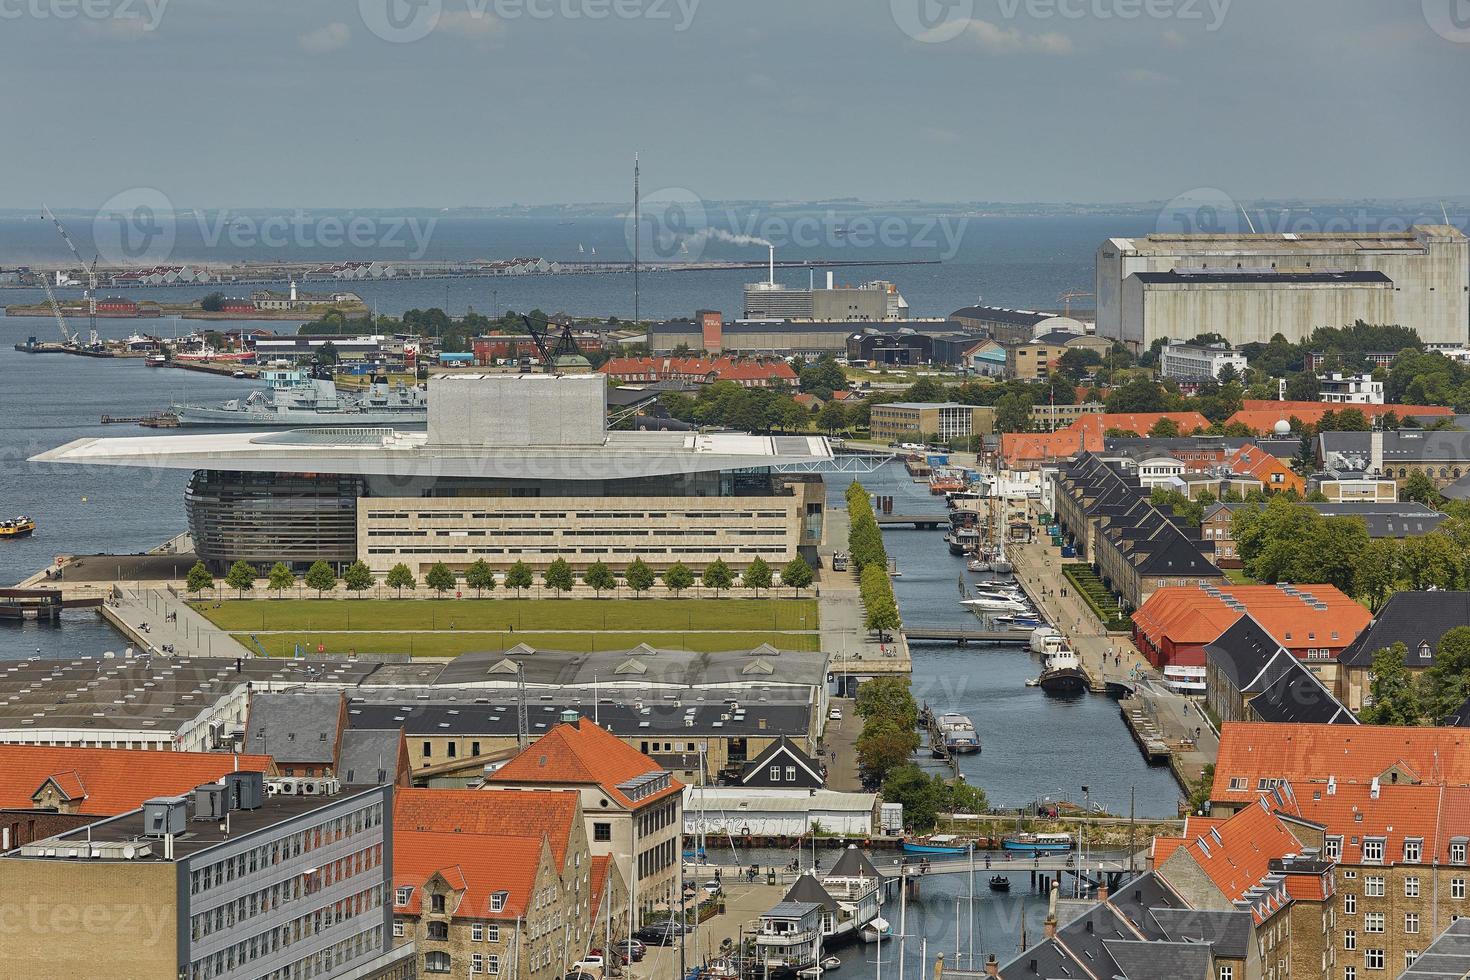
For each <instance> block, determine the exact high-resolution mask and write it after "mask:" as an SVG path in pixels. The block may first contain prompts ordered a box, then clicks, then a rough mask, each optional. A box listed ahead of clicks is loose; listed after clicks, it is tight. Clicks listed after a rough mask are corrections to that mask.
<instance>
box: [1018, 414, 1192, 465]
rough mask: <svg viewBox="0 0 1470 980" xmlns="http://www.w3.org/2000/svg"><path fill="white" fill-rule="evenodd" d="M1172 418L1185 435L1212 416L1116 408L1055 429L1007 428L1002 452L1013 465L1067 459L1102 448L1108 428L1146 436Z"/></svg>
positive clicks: (1086, 416)
mask: <svg viewBox="0 0 1470 980" xmlns="http://www.w3.org/2000/svg"><path fill="white" fill-rule="evenodd" d="M1166 418H1167V419H1172V420H1173V421H1174V424H1176V425H1177V426H1179V431H1180V433H1181V434H1183V435H1188V434H1189V433H1191V432H1193V431H1195V430H1196V429H1208V428H1209V427H1210V420H1209V419H1207V418H1205V417H1204V416H1203V415H1201V414H1200V413H1198V412H1137V413H1134V412H1114V413H1111V414H1109V413H1103V414H1100V415H1084V416H1082V417H1081V418H1080V419H1078V420H1077V421H1076V422H1073V423H1072V424H1071V425H1069V426H1067V427H1066V428H1065V429H1058V430H1057V431H1056V432H1007V433H1005V434H1003V435H1002V436H1001V437H1000V451H1001V455H1002V456H1004V457H1005V460H1006V462H1007V463H1009V464H1011V465H1012V466H1014V465H1016V464H1018V463H1028V462H1029V463H1037V462H1046V461H1049V460H1055V459H1066V458H1067V457H1069V456H1075V455H1076V454H1077V453H1080V452H1084V451H1085V452H1091V453H1097V452H1102V450H1103V439H1104V438H1105V436H1106V434H1107V431H1108V430H1109V429H1122V430H1124V431H1127V432H1132V433H1134V434H1135V435H1140V436H1146V435H1148V434H1149V431H1150V430H1152V429H1153V427H1154V426H1155V425H1157V424H1158V423H1159V420H1160V419H1166Z"/></svg>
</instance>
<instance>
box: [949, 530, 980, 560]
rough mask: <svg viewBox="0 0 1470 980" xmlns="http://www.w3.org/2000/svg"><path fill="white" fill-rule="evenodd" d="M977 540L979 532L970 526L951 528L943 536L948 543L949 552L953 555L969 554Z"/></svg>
mask: <svg viewBox="0 0 1470 980" xmlns="http://www.w3.org/2000/svg"><path fill="white" fill-rule="evenodd" d="M979 540H980V532H979V531H976V530H975V529H974V528H972V527H957V528H953V529H952V530H951V531H950V532H949V533H948V534H946V535H945V536H944V541H945V543H946V544H948V545H949V553H950V554H952V555H955V556H959V555H967V554H969V553H970V552H971V551H973V550H974V548H975V543H976V542H977V541H979Z"/></svg>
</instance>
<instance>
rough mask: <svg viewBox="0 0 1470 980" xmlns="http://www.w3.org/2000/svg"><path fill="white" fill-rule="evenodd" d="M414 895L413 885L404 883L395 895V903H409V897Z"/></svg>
mask: <svg viewBox="0 0 1470 980" xmlns="http://www.w3.org/2000/svg"><path fill="white" fill-rule="evenodd" d="M412 895H413V886H412V885H404V886H403V887H402V888H400V889H398V891H397V892H396V893H394V895H393V904H394V905H407V904H408V900H409V898H410V897H411V896H412Z"/></svg>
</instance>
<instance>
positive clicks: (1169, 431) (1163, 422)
mask: <svg viewBox="0 0 1470 980" xmlns="http://www.w3.org/2000/svg"><path fill="white" fill-rule="evenodd" d="M1148 434H1149V435H1150V436H1152V437H1154V438H1155V439H1173V438H1176V437H1178V435H1179V423H1178V422H1175V421H1174V420H1173V419H1171V418H1169V417H1168V416H1167V415H1166V416H1164V417H1163V418H1161V419H1159V420H1158V421H1157V422H1155V423H1154V424H1153V428H1151V429H1149V430H1148Z"/></svg>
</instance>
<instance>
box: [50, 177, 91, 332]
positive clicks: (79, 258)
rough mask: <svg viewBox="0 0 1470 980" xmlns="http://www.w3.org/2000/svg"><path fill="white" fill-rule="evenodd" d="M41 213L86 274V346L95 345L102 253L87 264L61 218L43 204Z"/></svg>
mask: <svg viewBox="0 0 1470 980" xmlns="http://www.w3.org/2000/svg"><path fill="white" fill-rule="evenodd" d="M41 214H42V215H43V216H44V217H45V218H46V219H47V220H48V221H50V222H51V223H52V224H53V225H55V226H56V230H57V231H59V232H60V233H61V240H62V241H64V242H66V247H67V248H68V249H70V250H71V254H72V258H74V259H76V260H77V265H79V266H81V267H82V271H84V272H85V273H86V274H87V291H86V298H87V346H89V347H96V346H97V345H98V344H99V343H100V342H101V341H100V340H99V338H98V336H97V262H98V260H99V259H101V258H102V254H101V253H100V252H99V253H98V254H97V256H96V257H95V258H93V259H92V264H91V265H87V263H86V262H85V261H84V260H83V259H82V253H81V252H79V251H77V246H76V243H75V242H73V241H72V240H71V236H70V235H68V234H67V233H66V226H65V225H63V224H62V223H61V219H60V218H58V217H56V215H54V214H52V213H51V209H50V208H48V207H47V206H46V205H44V204H42V205H41ZM54 302H55V301H54V300H53V303H54ZM58 315H59V314H58ZM72 343H80V341H78V340H77V339H76V338H75V337H73V338H72Z"/></svg>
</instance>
